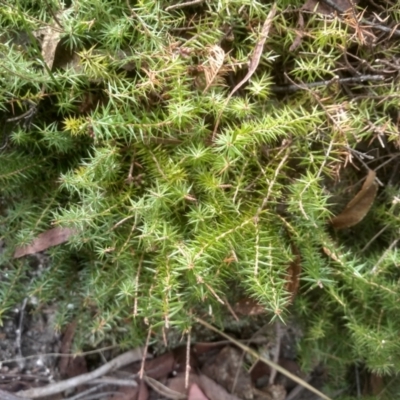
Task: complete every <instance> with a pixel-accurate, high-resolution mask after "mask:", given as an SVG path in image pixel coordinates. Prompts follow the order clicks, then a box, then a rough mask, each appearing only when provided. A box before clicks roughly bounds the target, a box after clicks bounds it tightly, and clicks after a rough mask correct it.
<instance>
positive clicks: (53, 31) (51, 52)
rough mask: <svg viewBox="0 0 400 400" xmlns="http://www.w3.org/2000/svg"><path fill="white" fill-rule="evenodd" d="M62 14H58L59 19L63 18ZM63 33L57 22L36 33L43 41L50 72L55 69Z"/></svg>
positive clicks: (44, 53)
mask: <svg viewBox="0 0 400 400" xmlns="http://www.w3.org/2000/svg"><path fill="white" fill-rule="evenodd" d="M61 14H62V13H61V12H59V13H57V14H56V17H57V19H59V18H60V17H61ZM61 33H62V29H61V28H60V27H59V26H58V25H56V24H55V22H54V23H53V24H52V25H47V26H46V27H44V28H41V29H39V30H37V31H36V32H35V36H36V37H37V38H38V39H39V40H40V41H41V47H42V56H43V59H44V61H45V63H46V64H47V66H48V67H49V69H50V70H51V69H52V67H53V62H54V57H55V54H56V49H57V46H58V43H59V42H60V36H61Z"/></svg>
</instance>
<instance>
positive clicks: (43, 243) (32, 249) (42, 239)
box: [14, 227, 76, 258]
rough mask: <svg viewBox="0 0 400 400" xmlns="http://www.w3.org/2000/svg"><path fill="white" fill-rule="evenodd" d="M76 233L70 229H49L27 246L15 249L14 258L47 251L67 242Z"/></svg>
mask: <svg viewBox="0 0 400 400" xmlns="http://www.w3.org/2000/svg"><path fill="white" fill-rule="evenodd" d="M75 232H76V231H75V230H74V229H71V228H62V227H57V228H53V229H49V230H48V231H46V232H43V233H41V234H40V235H38V236H37V238H35V239H34V240H33V242H32V244H30V245H28V246H21V247H17V248H16V250H15V252H14V258H20V257H23V256H26V255H29V254H35V253H39V252H41V251H44V250H47V249H48V248H49V247H53V246H57V245H59V244H62V243H65V242H66V241H68V239H69V238H70V236H72V235H73V234H74V233H75Z"/></svg>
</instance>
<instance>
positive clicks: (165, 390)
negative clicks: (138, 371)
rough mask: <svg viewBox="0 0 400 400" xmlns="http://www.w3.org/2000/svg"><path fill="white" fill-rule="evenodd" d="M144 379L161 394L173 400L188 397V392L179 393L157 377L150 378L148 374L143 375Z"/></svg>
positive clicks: (183, 399) (182, 399) (181, 399)
mask: <svg viewBox="0 0 400 400" xmlns="http://www.w3.org/2000/svg"><path fill="white" fill-rule="evenodd" d="M143 380H144V381H145V382H146V383H147V385H149V386H150V387H151V388H152V389H153V390H155V391H156V392H157V393H158V394H160V395H161V396H164V397H166V398H167V399H172V400H185V399H186V398H187V396H186V394H182V393H179V392H177V391H175V390H173V389H170V388H169V387H168V386H165V385H164V384H162V383H161V382H159V381H157V380H156V379H153V378H150V377H149V376H147V375H144V376H143Z"/></svg>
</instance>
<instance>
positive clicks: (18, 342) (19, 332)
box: [15, 297, 28, 370]
mask: <svg viewBox="0 0 400 400" xmlns="http://www.w3.org/2000/svg"><path fill="white" fill-rule="evenodd" d="M27 303H28V298H27V297H25V298H24V301H23V302H22V305H21V308H20V310H19V321H18V328H17V331H16V338H15V347H16V348H17V352H18V355H19V357H20V358H19V360H18V365H19V368H20V369H21V370H23V369H24V368H25V359H24V358H23V356H22V350H21V335H22V329H23V327H22V325H23V321H24V313H25V308H26V304H27Z"/></svg>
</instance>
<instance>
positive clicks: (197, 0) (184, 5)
mask: <svg viewBox="0 0 400 400" xmlns="http://www.w3.org/2000/svg"><path fill="white" fill-rule="evenodd" d="M203 1H204V0H192V1H187V2H186V3H178V4H174V5H173V6H169V7H167V8H166V9H165V11H171V10H176V9H178V8H184V7H189V6H193V5H195V4H200V3H203Z"/></svg>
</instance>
